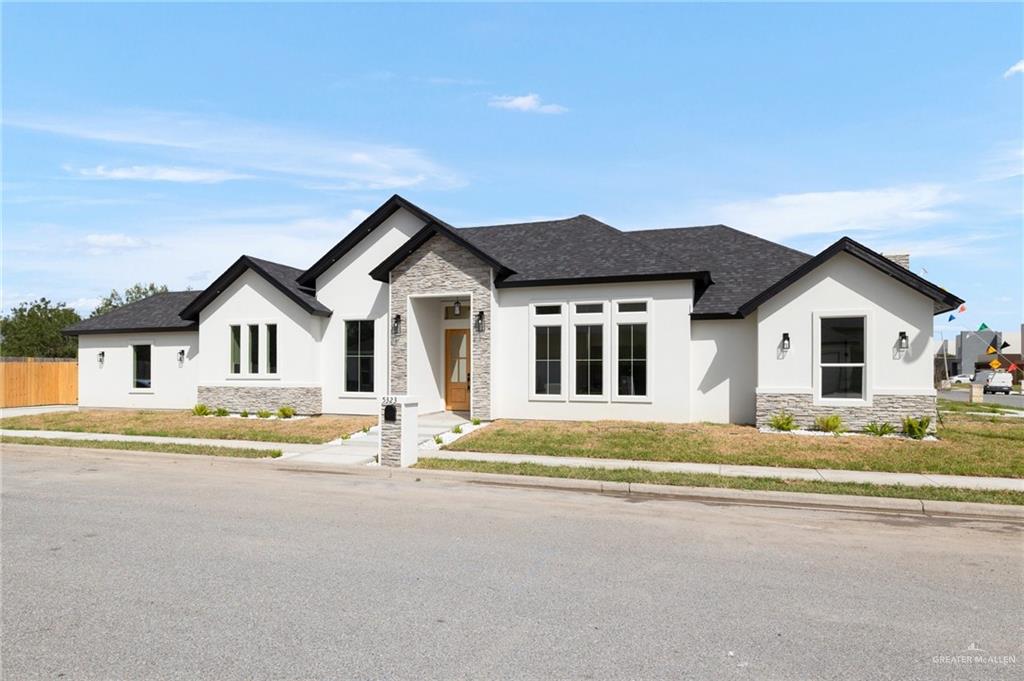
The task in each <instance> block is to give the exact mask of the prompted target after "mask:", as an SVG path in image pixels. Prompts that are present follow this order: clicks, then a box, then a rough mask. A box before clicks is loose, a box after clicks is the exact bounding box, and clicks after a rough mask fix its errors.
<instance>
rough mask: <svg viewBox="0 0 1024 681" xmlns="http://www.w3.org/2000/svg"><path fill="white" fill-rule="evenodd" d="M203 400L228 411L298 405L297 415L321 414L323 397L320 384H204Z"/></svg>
mask: <svg viewBox="0 0 1024 681" xmlns="http://www.w3.org/2000/svg"><path fill="white" fill-rule="evenodd" d="M198 399H199V402H200V403H202V404H205V405H207V406H208V407H211V408H214V409H215V408H217V407H224V408H225V409H227V410H228V411H233V412H239V411H242V410H243V409H246V410H248V411H250V412H255V411H259V410H260V409H266V410H268V411H277V409H278V407H294V408H295V413H296V414H319V413H320V411H321V409H322V408H323V396H322V393H321V390H320V387H319V386H302V387H257V386H243V385H239V386H234V385H201V386H199V395H198Z"/></svg>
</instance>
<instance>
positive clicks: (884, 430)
mask: <svg viewBox="0 0 1024 681" xmlns="http://www.w3.org/2000/svg"><path fill="white" fill-rule="evenodd" d="M864 432H865V433H867V434H868V435H874V436H875V437H882V436H883V435H892V434H893V433H895V432H896V426H894V425H892V424H891V423H889V422H888V421H885V422H883V423H879V422H878V421H872V422H871V423H869V424H868V425H866V426H864Z"/></svg>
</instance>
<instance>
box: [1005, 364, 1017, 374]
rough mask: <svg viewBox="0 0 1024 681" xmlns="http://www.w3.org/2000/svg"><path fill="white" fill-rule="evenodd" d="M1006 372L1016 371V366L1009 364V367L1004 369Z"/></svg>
mask: <svg viewBox="0 0 1024 681" xmlns="http://www.w3.org/2000/svg"><path fill="white" fill-rule="evenodd" d="M1006 370H1007V371H1010V372H1013V371H1016V370H1017V365H1016V364H1010V366H1008V367H1006Z"/></svg>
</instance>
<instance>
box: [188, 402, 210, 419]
mask: <svg viewBox="0 0 1024 681" xmlns="http://www.w3.org/2000/svg"><path fill="white" fill-rule="evenodd" d="M192 414H193V415H195V416H208V415H209V414H210V408H209V407H207V406H206V405H205V404H203V403H202V402H200V403H199V404H197V405H196V406H194V407H192Z"/></svg>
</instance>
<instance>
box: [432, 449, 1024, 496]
mask: <svg viewBox="0 0 1024 681" xmlns="http://www.w3.org/2000/svg"><path fill="white" fill-rule="evenodd" d="M416 468H422V469H428V470H446V471H466V472H473V473H497V474H503V475H522V476H533V477H544V478H571V479H574V480H599V481H602V482H633V483H650V484H654V485H673V486H679V487H717V488H724V489H746V490H757V491H762V492H805V493H814V494H849V495H855V496H867V497H890V498H896V499H924V500H925V501H965V502H973V503H986V504H1008V505H1015V506H1024V492H1004V491H988V490H973V489H959V488H949V487H907V486H904V485H871V484H861V483H853V482H824V481H822V482H818V481H813V480H781V479H777V478H744V477H731V476H726V475H712V474H709V473H661V472H656V471H648V470H644V469H641V468H577V467H575V466H542V465H540V464H534V463H501V462H494V461H462V460H454V459H435V458H423V459H420V460H419V462H418V463H417V464H416Z"/></svg>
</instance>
